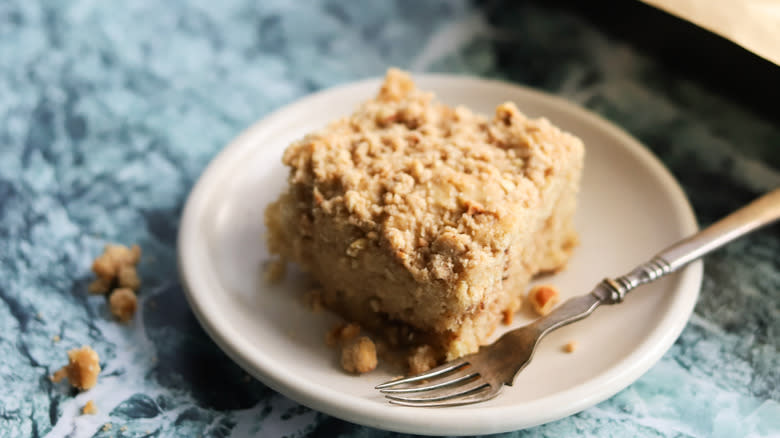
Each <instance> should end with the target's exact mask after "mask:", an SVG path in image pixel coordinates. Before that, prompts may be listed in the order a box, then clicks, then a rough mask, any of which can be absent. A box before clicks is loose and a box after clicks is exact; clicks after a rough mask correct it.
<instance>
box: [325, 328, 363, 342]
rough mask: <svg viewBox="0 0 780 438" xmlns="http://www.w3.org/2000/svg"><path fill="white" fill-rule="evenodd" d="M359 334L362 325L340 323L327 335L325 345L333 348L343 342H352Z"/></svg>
mask: <svg viewBox="0 0 780 438" xmlns="http://www.w3.org/2000/svg"><path fill="white" fill-rule="evenodd" d="M359 334H360V324H357V323H354V322H351V323H339V324H337V325H336V326H334V327H333V328H332V329H330V330H328V332H327V333H325V344H327V345H328V346H330V347H332V346H334V345H336V344H339V343H341V342H346V341H350V340H352V339H354V338H355V337H356V336H357V335H359Z"/></svg>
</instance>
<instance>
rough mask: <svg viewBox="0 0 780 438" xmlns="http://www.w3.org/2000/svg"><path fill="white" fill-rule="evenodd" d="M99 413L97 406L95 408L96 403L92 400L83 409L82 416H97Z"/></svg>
mask: <svg viewBox="0 0 780 438" xmlns="http://www.w3.org/2000/svg"><path fill="white" fill-rule="evenodd" d="M97 413H98V409H97V406H95V402H93V401H92V400H88V401H87V404H85V405H84V406H83V407H82V408H81V415H95V414H97Z"/></svg>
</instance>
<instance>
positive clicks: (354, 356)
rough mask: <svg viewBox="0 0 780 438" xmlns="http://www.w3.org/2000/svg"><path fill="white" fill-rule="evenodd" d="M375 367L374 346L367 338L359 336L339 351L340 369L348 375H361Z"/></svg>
mask: <svg viewBox="0 0 780 438" xmlns="http://www.w3.org/2000/svg"><path fill="white" fill-rule="evenodd" d="M376 365H377V358H376V345H374V341H372V340H371V339H369V338H368V337H367V336H361V337H360V338H358V339H357V340H356V341H355V342H352V343H350V344H349V345H347V346H345V347H344V348H343V349H342V350H341V367H342V368H344V371H347V372H349V373H356V374H363V373H367V372H369V371H373V370H374V369H375V368H376Z"/></svg>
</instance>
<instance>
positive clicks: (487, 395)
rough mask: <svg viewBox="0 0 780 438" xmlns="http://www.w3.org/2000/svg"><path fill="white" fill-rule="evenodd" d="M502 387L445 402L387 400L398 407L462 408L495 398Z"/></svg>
mask: <svg viewBox="0 0 780 438" xmlns="http://www.w3.org/2000/svg"><path fill="white" fill-rule="evenodd" d="M502 387H503V385H501V386H499V387H498V388H494V387H492V386H491V388H490V391H485V390H482V391H479V392H476V393H472V394H471V395H466V396H462V397H458V398H451V399H447V400H441V401H423V402H420V401H401V400H389V401H390V403H391V404H394V405H399V406H411V407H415V408H421V407H422V408H436V407H442V408H443V407H449V406H463V405H470V404H474V403H480V402H483V401H488V400H490V399H492V398H495V396H497V395H498V393H499V392H501V388H502Z"/></svg>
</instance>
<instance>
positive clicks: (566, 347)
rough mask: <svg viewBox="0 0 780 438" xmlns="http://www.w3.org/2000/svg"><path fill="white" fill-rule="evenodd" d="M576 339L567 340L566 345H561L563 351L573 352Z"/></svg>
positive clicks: (575, 347) (575, 346)
mask: <svg viewBox="0 0 780 438" xmlns="http://www.w3.org/2000/svg"><path fill="white" fill-rule="evenodd" d="M578 345H579V344H577V341H569V342H568V343H567V344H566V345H564V346H563V351H565V352H567V353H574V351H575V350H576V349H577V346H578Z"/></svg>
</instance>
